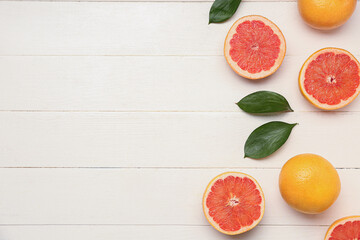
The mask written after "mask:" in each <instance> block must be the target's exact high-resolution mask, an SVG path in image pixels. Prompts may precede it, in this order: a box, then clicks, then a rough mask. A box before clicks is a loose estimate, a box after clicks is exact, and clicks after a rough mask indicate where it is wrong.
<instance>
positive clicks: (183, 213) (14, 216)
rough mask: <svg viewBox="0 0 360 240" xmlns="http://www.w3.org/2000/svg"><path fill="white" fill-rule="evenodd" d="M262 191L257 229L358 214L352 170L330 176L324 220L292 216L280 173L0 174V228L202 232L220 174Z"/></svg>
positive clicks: (73, 171) (85, 171) (98, 171)
mask: <svg viewBox="0 0 360 240" xmlns="http://www.w3.org/2000/svg"><path fill="white" fill-rule="evenodd" d="M228 170H236V171H242V172H245V173H248V174H250V175H252V176H253V177H254V178H256V179H257V180H258V181H259V184H260V185H261V186H262V188H263V191H264V194H265V199H266V209H265V215H264V218H263V220H262V221H261V224H262V225H272V226H273V225H301V226H302V225H307V226H313V225H329V224H331V223H332V222H333V221H334V220H335V219H337V218H340V217H342V216H347V215H351V214H354V213H356V212H359V211H360V206H359V205H358V204H356V203H357V202H359V201H360V193H359V191H354V183H356V182H359V180H360V174H359V173H360V170H359V169H340V170H338V172H339V175H340V178H341V183H342V190H341V193H340V196H339V198H338V200H337V201H336V202H335V204H334V205H333V206H332V207H331V208H330V209H328V210H327V211H326V212H325V213H323V214H320V215H316V216H314V215H313V216H310V215H305V214H301V213H298V212H295V211H294V210H293V209H291V208H290V207H289V206H287V204H286V203H285V202H284V201H283V200H282V198H281V196H280V192H279V189H278V175H279V172H280V169H234V168H231V169H0V176H1V178H2V181H0V192H1V193H2V197H1V198H0V212H1V218H0V224H126V225H129V224H130V225H138V224H141V225H144V224H145V225H148V224H150V225H158V224H160V225H174V224H175V225H201V226H203V225H204V226H207V225H208V223H207V221H206V219H205V217H204V214H203V212H202V207H201V201H202V194H203V192H204V190H205V187H206V186H207V184H208V182H209V181H210V180H211V179H212V178H213V177H215V176H216V175H218V174H220V173H222V172H224V171H228Z"/></svg>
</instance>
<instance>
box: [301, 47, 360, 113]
mask: <svg viewBox="0 0 360 240" xmlns="http://www.w3.org/2000/svg"><path fill="white" fill-rule="evenodd" d="M327 50H329V51H334V52H342V53H346V54H347V55H349V56H350V57H351V59H352V60H354V61H355V62H356V63H357V64H358V66H359V67H360V63H359V61H358V60H357V59H356V58H355V57H354V55H352V54H351V53H350V52H349V51H346V50H345V49H341V48H334V47H327V48H322V49H320V50H318V51H316V52H314V53H313V54H311V56H310V57H309V58H308V59H307V60H306V61H305V62H304V64H303V65H302V67H301V69H300V73H299V78H298V83H299V88H300V92H301V93H302V95H303V96H304V97H305V98H306V99H307V100H308V101H309V102H310V103H311V104H312V105H313V106H315V107H317V108H320V109H322V110H336V109H340V108H343V107H345V106H347V105H349V104H350V103H351V102H352V101H354V99H355V98H356V97H357V96H358V95H359V93H360V91H357V93H355V94H354V95H353V96H352V97H351V98H349V99H348V100H347V101H346V102H342V103H341V104H338V105H334V106H331V105H327V104H322V103H319V102H318V101H317V100H316V99H314V98H312V97H311V96H309V94H307V93H306V91H305V89H304V86H303V85H302V81H303V76H304V75H305V71H306V67H307V65H308V64H309V63H310V62H311V61H312V60H314V59H315V58H316V56H317V55H318V54H319V53H321V52H323V51H327ZM359 88H360V86H359Z"/></svg>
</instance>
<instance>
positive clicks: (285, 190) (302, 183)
mask: <svg viewBox="0 0 360 240" xmlns="http://www.w3.org/2000/svg"><path fill="white" fill-rule="evenodd" d="M279 187H280V193H281V196H282V197H283V199H284V200H285V201H286V202H287V203H288V204H289V205H290V206H291V207H292V208H294V209H295V210H297V211H299V212H302V213H307V214H318V213H321V212H323V211H325V210H326V209H328V208H329V207H330V206H331V205H332V204H333V203H334V202H335V200H336V199H337V197H338V196H339V193H340V188H341V184H340V178H339V175H338V173H337V171H336V169H335V168H334V167H333V166H332V165H331V163H330V162H328V161H327V160H326V159H325V158H323V157H321V156H319V155H315V154H309V153H308V154H300V155H297V156H295V157H293V158H291V159H290V160H289V161H287V162H286V163H285V165H284V166H283V167H282V169H281V172H280V176H279Z"/></svg>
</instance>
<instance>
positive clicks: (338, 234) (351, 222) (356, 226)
mask: <svg viewBox="0 0 360 240" xmlns="http://www.w3.org/2000/svg"><path fill="white" fill-rule="evenodd" d="M344 239H346V240H347V239H349V240H353V239H360V216H350V217H344V218H341V219H339V220H337V221H335V222H334V223H333V224H332V225H331V226H330V227H329V230H328V231H327V233H326V235H325V240H344Z"/></svg>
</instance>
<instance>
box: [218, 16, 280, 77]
mask: <svg viewBox="0 0 360 240" xmlns="http://www.w3.org/2000/svg"><path fill="white" fill-rule="evenodd" d="M285 52H286V42H285V38H284V35H283V34H282V33H281V31H280V29H279V28H278V27H277V26H276V25H275V24H274V23H273V22H271V21H270V20H269V19H267V18H265V17H263V16H257V15H251V16H246V17H242V18H240V19H239V20H237V21H236V22H235V23H234V24H233V25H232V27H231V28H230V30H229V33H228V34H227V36H226V39H225V46H224V55H225V58H226V61H227V62H228V64H229V65H230V67H231V68H232V69H233V70H234V71H235V72H236V73H237V74H239V75H240V76H242V77H245V78H249V79H260V78H264V77H267V76H269V75H271V74H273V73H274V72H275V71H276V70H277V69H278V68H279V67H280V65H281V63H282V61H283V60H284V57H285Z"/></svg>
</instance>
